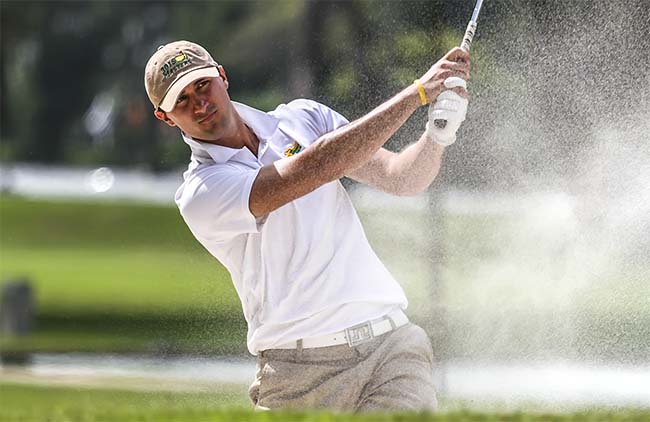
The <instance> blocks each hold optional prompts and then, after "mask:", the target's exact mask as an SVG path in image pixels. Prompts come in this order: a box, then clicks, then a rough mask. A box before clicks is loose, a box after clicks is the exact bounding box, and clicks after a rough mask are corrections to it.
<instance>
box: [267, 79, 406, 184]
mask: <svg viewBox="0 0 650 422" xmlns="http://www.w3.org/2000/svg"><path fill="white" fill-rule="evenodd" d="M417 98H418V97H417V91H415V90H414V88H413V87H412V86H409V87H408V88H406V89H404V90H403V91H401V92H400V93H399V94H397V95H395V96H394V97H392V98H391V99H390V100H388V101H386V102H385V103H383V104H382V105H380V106H379V107H377V108H375V109H374V110H372V111H371V112H370V113H368V114H366V115H365V116H363V117H361V118H360V119H357V120H355V121H353V122H351V123H350V124H348V125H345V126H343V127H341V128H339V129H337V130H335V131H333V132H330V133H327V134H325V135H323V136H322V137H321V138H320V139H319V140H317V141H316V142H315V143H314V144H312V146H311V147H310V148H308V149H306V150H305V151H304V152H303V153H302V154H300V155H299V156H297V157H296V160H295V162H294V163H291V164H295V165H296V166H299V167H298V168H299V169H301V170H302V171H303V172H304V173H305V175H304V177H307V178H309V177H314V175H315V174H318V178H319V179H320V180H317V181H315V182H316V184H317V186H320V185H321V184H323V183H327V182H329V181H332V180H336V179H339V178H341V177H343V176H344V175H345V174H346V173H348V172H351V171H353V170H355V169H357V168H359V167H361V166H362V165H364V164H365V163H366V162H367V161H368V160H369V159H370V158H371V157H372V155H373V154H374V153H375V152H376V151H377V150H378V149H379V148H381V146H382V145H384V144H385V143H386V141H388V139H389V138H390V137H391V136H392V135H393V134H394V133H395V132H396V131H397V129H399V128H400V127H401V126H402V125H403V124H404V122H405V121H406V120H407V119H408V118H409V117H410V116H411V114H413V112H414V111H415V110H417V108H418V99H417ZM278 171H279V172H280V173H281V174H282V171H281V169H278Z"/></svg>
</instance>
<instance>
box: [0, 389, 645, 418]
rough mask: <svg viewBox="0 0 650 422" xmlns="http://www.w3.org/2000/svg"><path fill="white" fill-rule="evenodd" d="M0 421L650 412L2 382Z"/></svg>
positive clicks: (628, 415) (641, 413) (582, 415)
mask: <svg viewBox="0 0 650 422" xmlns="http://www.w3.org/2000/svg"><path fill="white" fill-rule="evenodd" d="M0 404H1V406H0V420H1V421H6V422H10V421H11V422H14V421H15V422H18V421H25V422H27V421H30V422H31V421H42V422H95V421H97V422H98V421H102V422H112V421H115V422H129V421H141V422H144V421H152V422H153V421H155V422H172V421H174V422H181V421H182V422H198V421H201V422H207V421H212V422H238V421H251V422H262V421H264V422H272V421H277V422H287V421H296V422H298V421H305V422H307V421H309V422H335V421H337V422H355V421H359V422H425V421H432V422H433V421H439V422H446V421H467V422H469V421H485V422H488V421H494V422H496V421H504V422H538V421H539V422H553V421H576V422H577V421H581V422H582V421H584V422H587V421H589V422H597V421H613V422H624V421H625V422H627V421H630V422H632V421H646V420H650V412H649V411H641V410H623V411H617V412H608V411H593V412H585V413H574V414H544V413H511V414H505V413H504V414H499V413H494V414H489V413H476V412H468V411H454V412H450V413H439V414H436V415H431V414H418V413H402V414H371V415H349V414H331V413H326V412H253V411H252V410H250V405H249V403H248V401H247V398H246V395H245V392H244V391H242V389H241V388H236V387H224V388H221V389H219V390H217V391H206V392H196V393H182V392H127V391H119V390H107V389H90V388H69V387H37V386H26V385H20V384H11V383H0Z"/></svg>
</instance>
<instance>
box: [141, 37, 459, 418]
mask: <svg viewBox="0 0 650 422" xmlns="http://www.w3.org/2000/svg"><path fill="white" fill-rule="evenodd" d="M468 77H469V55H468V54H467V53H466V52H464V51H463V50H461V49H458V48H456V49H453V50H451V51H450V52H449V53H448V54H447V55H445V56H444V57H443V58H442V59H441V60H440V61H438V62H437V63H436V64H435V65H434V66H433V67H431V69H429V71H428V72H426V73H425V74H424V76H422V78H420V79H419V80H416V81H415V82H414V84H413V85H409V86H408V87H406V88H405V89H403V90H402V91H401V92H400V93H398V94H397V95H395V96H394V97H393V98H391V99H389V100H388V101H386V102H385V103H383V104H382V105H380V106H379V107H377V108H376V109H374V110H372V111H371V112H370V113H368V114H367V115H365V116H363V117H362V118H360V119H358V120H355V121H353V122H351V123H349V122H348V121H347V120H346V119H345V118H344V117H343V116H341V115H340V114H338V113H337V112H335V111H333V110H331V109H330V108H328V107H326V106H324V105H322V104H319V103H316V102H314V101H309V100H304V99H301V100H295V101H292V102H290V103H289V104H286V105H280V106H278V107H277V108H276V109H275V110H274V111H271V112H269V113H264V112H261V111H258V110H255V109H253V108H251V107H248V106H246V105H244V104H239V103H236V102H233V101H231V100H230V98H229V95H228V78H227V77H226V72H225V70H224V68H223V67H222V66H220V65H218V64H217V62H215V61H214V59H213V58H212V57H211V56H210V54H209V53H208V52H207V51H206V50H205V49H204V48H203V47H201V46H199V45H197V44H194V43H191V42H187V41H177V42H174V43H170V44H167V45H165V46H162V47H160V48H159V49H158V51H156V52H155V53H154V54H153V56H152V57H151V58H150V60H149V62H148V63H147V65H146V69H145V87H146V90H147V94H148V95H149V99H150V100H151V102H152V104H153V106H154V115H155V116H156V118H158V119H160V120H162V121H164V122H165V123H167V124H168V125H170V126H176V127H178V128H180V129H181V134H182V137H183V140H184V141H185V142H186V143H187V144H188V145H189V146H190V148H191V151H192V156H191V162H190V164H189V167H188V169H187V171H186V172H185V173H184V183H183V184H182V185H181V186H180V188H179V189H178V191H177V193H176V203H177V205H178V207H179V209H180V212H181V215H182V216H183V219H184V220H185V222H186V223H187V225H188V227H189V228H190V230H191V231H192V233H193V234H194V236H195V237H196V239H197V240H198V241H199V242H200V243H201V244H202V245H203V246H204V247H205V248H206V249H207V250H208V251H209V252H210V253H211V254H212V255H213V256H214V257H215V258H217V259H218V260H219V261H220V262H221V263H222V264H223V265H224V266H225V267H226V268H227V269H228V271H229V272H230V274H231V277H232V281H233V283H234V285H235V288H236V290H237V293H238V295H239V298H240V300H241V303H242V308H243V312H244V316H245V317H246V321H247V323H248V340H247V343H248V348H249V350H250V352H251V353H252V354H253V355H257V364H258V371H257V375H256V379H255V381H254V382H253V384H252V385H251V387H250V389H249V394H250V397H251V400H252V401H253V404H254V405H255V407H256V408H258V409H276V408H327V409H330V410H342V411H377V410H404V409H411V410H433V409H435V407H436V398H435V392H434V386H433V382H432V371H433V354H432V348H431V343H430V341H429V339H428V337H427V336H426V334H425V333H424V331H423V330H422V329H421V328H420V327H418V326H416V325H414V324H411V323H409V322H408V319H407V317H406V315H405V314H404V312H403V310H404V309H405V308H406V305H407V300H406V297H405V295H404V292H403V291H402V288H401V287H400V285H399V284H398V283H397V282H396V281H395V280H394V279H393V277H392V276H391V275H390V273H389V272H388V271H387V270H386V268H385V267H384V265H383V264H382V263H381V262H380V261H379V259H378V258H377V256H376V255H375V253H374V252H373V251H372V249H371V247H370V245H369V244H368V241H367V240H366V237H365V235H364V232H363V229H362V227H361V223H360V222H359V219H358V217H357V215H356V213H355V211H354V209H353V207H352V204H351V202H350V200H349V198H348V196H347V194H346V192H345V190H344V189H343V187H342V185H341V183H340V182H339V181H338V180H339V179H340V178H341V177H343V176H348V177H351V178H352V179H355V180H357V181H360V182H362V183H366V184H368V185H370V186H374V187H376V188H378V189H381V190H384V191H386V192H390V193H393V194H396V195H412V194H416V193H418V192H421V191H422V190H424V189H426V188H427V187H428V186H429V185H430V183H431V182H432V181H433V179H434V177H435V176H436V174H437V172H438V169H439V167H440V160H441V157H442V153H443V149H444V146H445V145H449V144H451V143H452V142H453V141H454V140H455V139H456V130H457V129H458V127H459V126H460V124H461V123H462V121H463V120H464V118H465V112H466V109H467V100H466V99H465V97H467V92H466V91H465V89H464V87H465V80H466V79H467V78H468ZM447 88H452V89H447ZM443 91H444V93H443ZM441 93H442V94H441ZM436 99H437V101H436V102H435V105H434V106H431V107H430V111H429V117H430V120H432V119H435V120H439V121H440V122H436V123H437V124H433V123H431V124H427V129H426V131H425V133H424V134H423V135H422V136H421V137H420V139H419V140H418V141H417V142H415V143H414V144H412V145H411V146H409V147H408V148H406V149H405V150H404V151H402V152H400V153H393V152H390V151H388V150H386V149H383V148H382V145H383V144H384V143H385V142H386V141H387V140H388V139H389V138H390V137H391V136H392V135H393V133H394V132H395V131H396V130H397V129H398V128H399V127H400V126H401V125H402V124H403V123H404V122H405V121H406V120H407V118H408V117H409V116H410V115H411V114H412V113H413V112H414V111H415V110H416V109H417V108H418V107H419V106H421V105H423V104H427V103H429V102H432V101H434V100H436ZM445 121H446V124H444V123H445ZM441 122H442V123H441ZM443 126H444V127H443Z"/></svg>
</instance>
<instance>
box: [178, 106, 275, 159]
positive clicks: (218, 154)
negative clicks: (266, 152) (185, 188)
mask: <svg viewBox="0 0 650 422" xmlns="http://www.w3.org/2000/svg"><path fill="white" fill-rule="evenodd" d="M231 103H232V105H233V106H234V107H235V110H236V111H237V114H239V117H241V119H242V120H243V121H244V123H245V124H246V126H248V127H249V128H251V130H252V131H253V132H255V135H257V138H258V139H259V140H260V145H262V144H264V143H266V142H267V141H268V139H270V138H271V137H272V136H273V134H274V133H275V131H276V130H277V128H278V123H279V120H278V118H276V117H274V116H272V115H270V114H268V113H264V112H263V111H260V110H257V109H255V108H253V107H249V106H247V105H246V104H242V103H238V102H235V101H231ZM181 134H182V136H183V141H185V143H186V144H187V145H189V146H190V149H191V150H192V159H193V160H195V161H198V162H199V163H201V164H203V163H205V162H209V161H214V162H215V163H217V164H222V163H225V162H226V161H228V160H230V159H231V158H232V157H233V156H234V155H235V154H237V153H238V152H240V151H241V150H242V148H245V147H242V148H230V147H225V146H222V145H215V144H211V143H208V142H200V141H197V140H195V139H193V138H192V137H190V136H189V135H187V134H186V133H185V132H181Z"/></svg>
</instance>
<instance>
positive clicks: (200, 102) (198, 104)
mask: <svg viewBox="0 0 650 422" xmlns="http://www.w3.org/2000/svg"><path fill="white" fill-rule="evenodd" d="M207 108H208V102H207V101H206V100H205V98H203V97H200V96H197V97H195V99H194V112H195V113H203V112H204V111H205V110H206V109H207Z"/></svg>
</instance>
